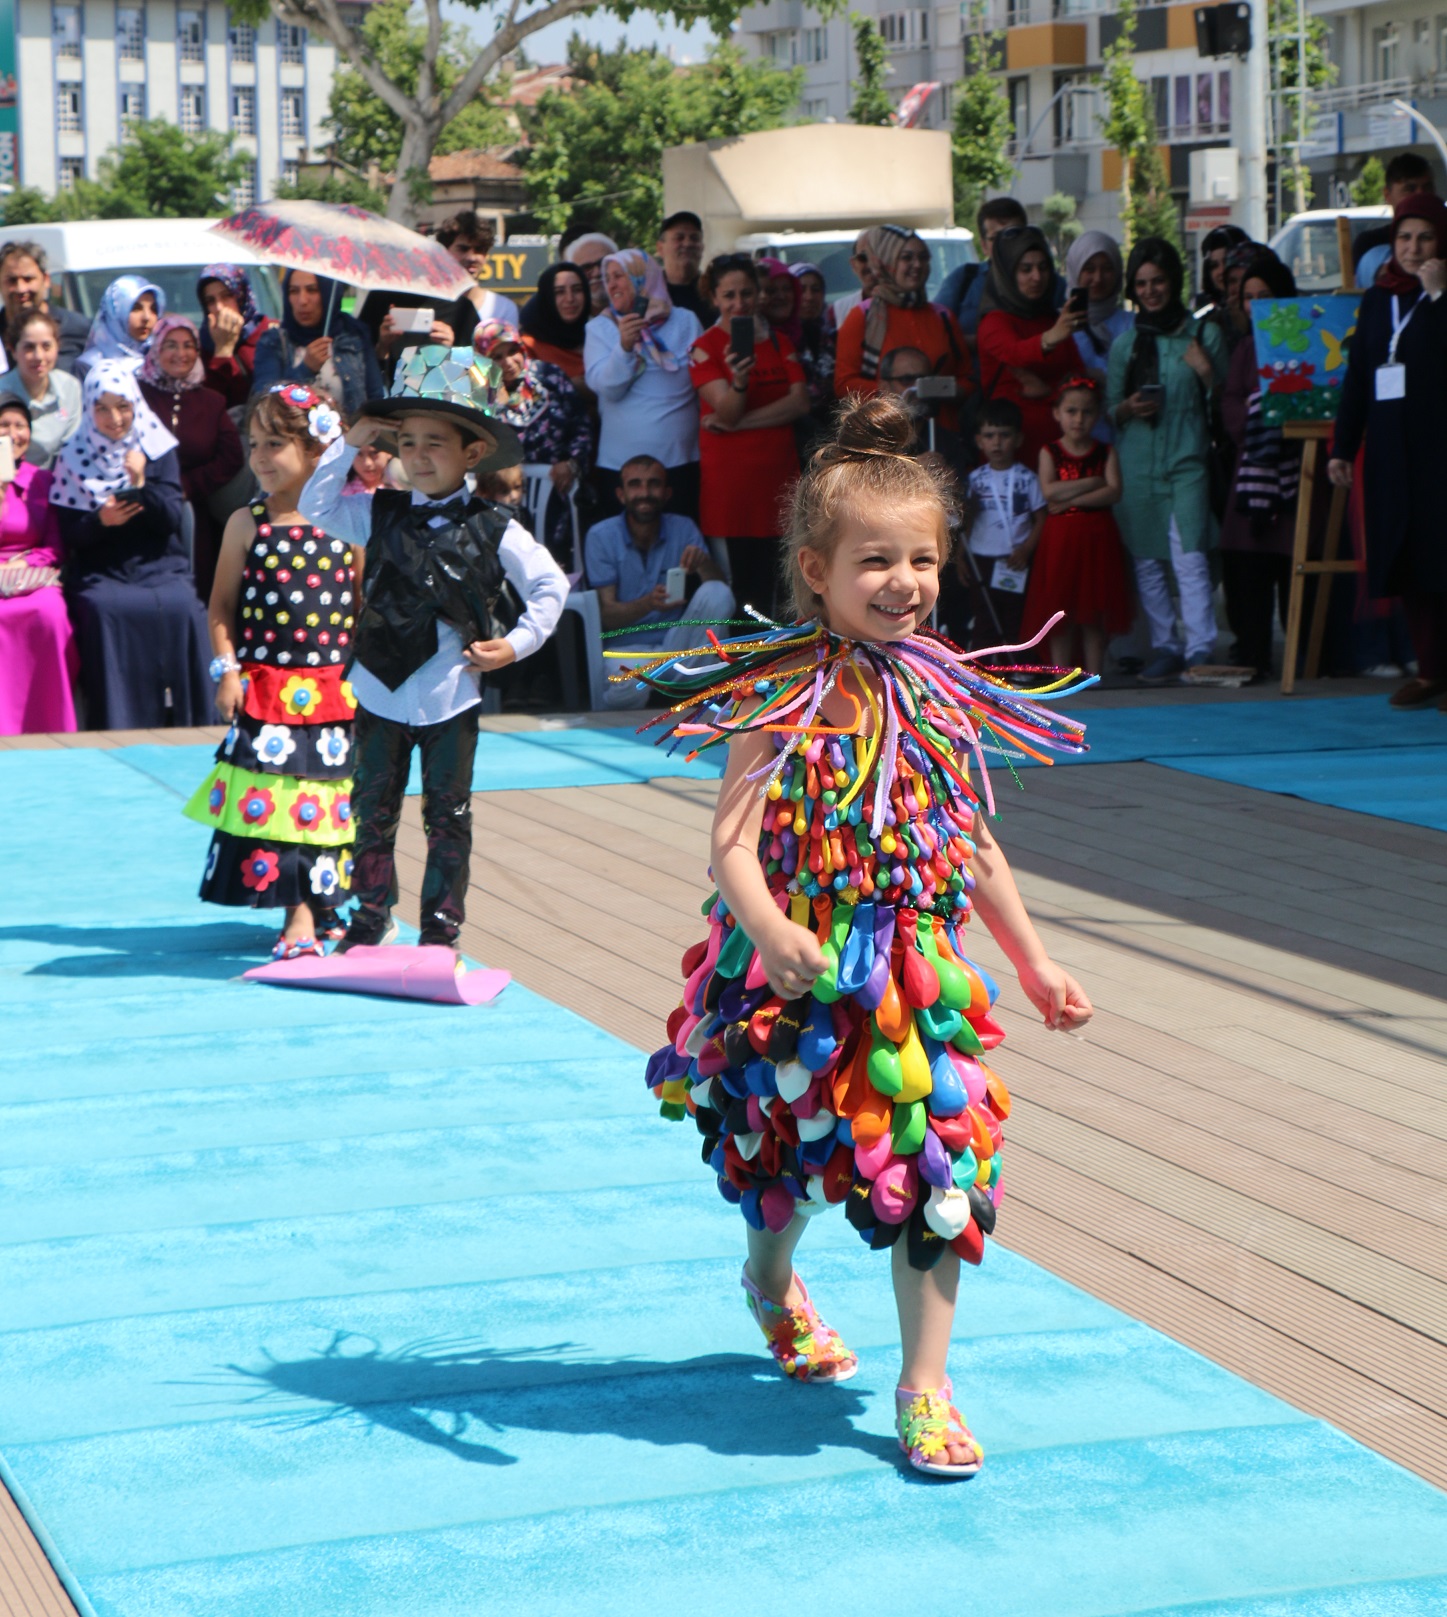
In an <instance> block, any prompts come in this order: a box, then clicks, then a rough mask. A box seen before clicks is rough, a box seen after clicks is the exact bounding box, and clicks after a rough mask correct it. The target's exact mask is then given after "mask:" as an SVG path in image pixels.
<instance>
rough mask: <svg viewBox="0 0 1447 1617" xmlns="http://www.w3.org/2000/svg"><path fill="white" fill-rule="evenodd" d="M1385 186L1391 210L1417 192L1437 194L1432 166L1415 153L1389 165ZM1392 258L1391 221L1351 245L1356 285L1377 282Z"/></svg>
mask: <svg viewBox="0 0 1447 1617" xmlns="http://www.w3.org/2000/svg"><path fill="white" fill-rule="evenodd" d="M1386 182H1387V183H1386V188H1385V190H1384V191H1383V193H1382V201H1383V202H1385V203H1386V204H1387V206H1388V207H1389V208H1395V207H1396V206H1397V204H1398V203H1399V202H1401V201H1402V200H1403V199H1404V198H1406V197H1409V196H1415V195H1416V193H1417V192H1418V191H1428V192H1431V193H1433V194H1435V193H1436V190H1437V181H1436V180H1435V179H1434V178H1433V175H1432V165H1431V164H1430V163H1429V162H1428V161H1427V159H1426V158H1425V157H1419V156H1418V155H1417V153H1416V152H1398V153H1397V155H1396V156H1395V157H1394V158H1393V159H1392V160H1391V162H1390V163H1388V164H1387V173H1386ZM1391 256H1392V221H1391V220H1390V219H1388V220H1386V221H1385V222H1384V223H1382V224H1380V225H1378V226H1377V228H1376V229H1375V230H1364V231H1363V232H1362V233H1361V235H1360V236H1357V237H1355V238H1354V239H1353V241H1352V263H1353V264H1355V265H1356V274H1357V285H1358V286H1370V285H1371V284H1372V282H1373V281H1375V280H1376V278H1377V271H1378V270H1379V269H1381V267H1382V265H1383V264H1385V263H1386V262H1387V260H1388V259H1389V258H1390V257H1391Z"/></svg>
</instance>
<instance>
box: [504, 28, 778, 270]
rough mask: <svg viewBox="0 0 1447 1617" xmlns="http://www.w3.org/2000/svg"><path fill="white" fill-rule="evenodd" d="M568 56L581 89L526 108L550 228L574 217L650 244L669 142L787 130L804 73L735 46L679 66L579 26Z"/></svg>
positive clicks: (538, 203) (532, 169)
mask: <svg viewBox="0 0 1447 1617" xmlns="http://www.w3.org/2000/svg"><path fill="white" fill-rule="evenodd" d="M568 63H569V68H570V70H571V72H572V73H573V76H574V78H575V80H576V81H577V82H576V83H575V84H574V86H573V88H572V89H570V90H567V91H549V92H548V93H547V94H546V95H544V96H543V97H542V98H541V100H540V101H539V102H538V104H537V106H536V107H535V108H533V110H532V111H531V112H530V113H527V114H525V115H524V121H525V124H526V127H527V130H528V134H529V136H530V138H531V146H530V148H529V150H528V152H527V154H526V161H525V170H526V175H527V187H528V202H529V206H530V207H531V209H532V211H533V214H534V215H535V216H536V218H537V220H538V222H539V224H540V225H541V227H542V228H543V229H544V230H550V231H552V230H557V231H560V230H563V229H564V228H565V227H566V226H567V225H568V224H569V222H570V221H571V222H574V223H583V224H586V225H587V227H588V228H589V229H593V230H602V231H605V232H606V233H607V234H608V235H610V236H612V237H613V238H614V240H615V241H619V242H628V243H631V244H638V245H642V246H648V247H651V246H652V244H653V242H654V241H655V240H656V239H657V235H658V226H659V224H660V223H661V222H662V219H663V149H664V147H665V146H679V145H683V144H685V143H686V142H689V141H695V140H713V139H715V138H717V137H719V136H725V135H742V134H749V133H751V132H753V131H756V130H760V129H777V128H778V127H779V126H780V125H781V124H785V123H787V122H789V121H790V118H791V115H792V113H793V109H794V105H795V103H796V102H797V100H798V97H799V86H800V83H801V82H802V79H803V73H802V71H800V70H798V69H795V70H793V71H785V70H783V69H781V68H777V67H774V66H773V65H772V64H770V63H768V62H763V61H749V60H747V59H746V58H745V57H744V55H743V53H742V52H741V51H739V50H738V49H737V48H736V47H734V46H732V45H716V46H715V47H714V48H713V49H712V50H711V51H710V53H709V57H708V60H707V61H706V62H704V63H701V64H699V65H697V66H690V67H678V66H675V64H674V63H673V62H671V61H670V60H669V59H668V58H667V57H666V56H664V55H663V54H662V53H661V52H659V51H658V50H656V49H649V50H629V49H627V48H626V47H620V48H618V49H616V50H612V51H603V50H598V49H595V48H593V47H592V46H589V45H588V44H586V43H585V42H584V41H583V40H581V39H580V38H579V37H578V36H577V35H576V34H575V35H574V36H573V38H572V39H571V40H570V41H569V45H568Z"/></svg>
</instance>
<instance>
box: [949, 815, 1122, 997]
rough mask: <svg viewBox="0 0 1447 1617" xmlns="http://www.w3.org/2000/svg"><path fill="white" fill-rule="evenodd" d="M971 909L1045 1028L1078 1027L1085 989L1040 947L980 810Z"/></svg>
mask: <svg viewBox="0 0 1447 1617" xmlns="http://www.w3.org/2000/svg"><path fill="white" fill-rule="evenodd" d="M974 836H975V857H974V859H973V860H971V862H970V868H971V869H972V870H973V871H974V873H975V894H974V899H975V913H976V914H977V915H978V916H979V917H980V919H981V920H982V921H983V922H984V923H985V925H986V926H987V927H988V928H989V931H990V936H991V937H992V938H994V940H995V942H996V943H998V944H999V945H1000V947H1001V948H1002V949H1003V950H1004V951H1005V955H1006V958H1007V959H1008V960H1009V962H1010V964H1011V965H1012V966H1013V967H1014V968H1015V975H1016V976H1017V977H1018V978H1019V979H1020V986H1021V988H1023V989H1024V990H1025V997H1026V998H1027V999H1028V1000H1029V1001H1030V1003H1031V1004H1032V1005H1033V1006H1034V1007H1035V1009H1036V1010H1037V1011H1039V1012H1040V1014H1041V1015H1042V1016H1043V1017H1044V1018H1045V1025H1046V1027H1048V1028H1065V1029H1070V1028H1074V1027H1083V1026H1084V1024H1085V1023H1086V1022H1088V1021H1089V1020H1090V1018H1091V1016H1092V1015H1093V1013H1094V1010H1095V1007H1094V1006H1093V1005H1092V1004H1091V1003H1090V1000H1089V999H1088V998H1087V997H1086V993H1085V990H1084V989H1083V988H1082V987H1081V986H1080V984H1079V983H1078V982H1076V980H1075V979H1074V977H1072V976H1071V975H1070V973H1069V972H1068V971H1064V970H1062V969H1061V968H1060V967H1059V966H1057V965H1056V964H1055V962H1054V961H1053V960H1052V959H1051V958H1050V956H1049V955H1048V954H1047V953H1046V952H1045V945H1044V944H1043V943H1042V942H1041V941H1040V937H1039V934H1038V933H1037V932H1036V931H1035V928H1034V926H1033V925H1031V922H1030V917H1029V916H1028V915H1027V914H1026V913H1025V904H1024V900H1023V899H1022V898H1021V897H1020V889H1019V888H1018V887H1016V885H1015V877H1014V875H1013V873H1012V872H1011V870H1010V866H1009V863H1008V861H1007V860H1006V858H1005V854H1004V851H1003V850H1002V849H1001V847H1000V845H999V843H998V842H996V841H995V839H994V837H993V836H992V835H991V834H990V827H989V823H988V822H987V821H986V819H985V816H984V815H983V814H977V815H976V816H975V831H974Z"/></svg>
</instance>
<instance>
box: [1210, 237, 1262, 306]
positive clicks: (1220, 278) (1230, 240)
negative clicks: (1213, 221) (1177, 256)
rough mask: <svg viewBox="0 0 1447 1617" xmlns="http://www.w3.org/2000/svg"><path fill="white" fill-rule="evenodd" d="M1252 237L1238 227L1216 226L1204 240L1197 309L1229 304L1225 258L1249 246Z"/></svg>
mask: <svg viewBox="0 0 1447 1617" xmlns="http://www.w3.org/2000/svg"><path fill="white" fill-rule="evenodd" d="M1251 245H1252V242H1251V238H1250V236H1248V235H1247V234H1246V232H1245V231H1244V230H1242V229H1241V227H1240V226H1239V225H1217V226H1216V228H1215V229H1214V230H1208V231H1207V232H1206V234H1205V236H1204V237H1203V238H1202V240H1201V282H1200V290H1199V291H1198V292H1197V293H1196V308H1197V309H1198V310H1203V309H1209V308H1210V307H1211V305H1212V304H1219V303H1224V302H1225V301H1226V259H1227V257H1228V255H1229V254H1230V253H1231V251H1232V249H1233V248H1236V247H1249V246H1251Z"/></svg>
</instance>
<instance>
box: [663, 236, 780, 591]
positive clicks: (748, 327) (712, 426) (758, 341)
mask: <svg viewBox="0 0 1447 1617" xmlns="http://www.w3.org/2000/svg"><path fill="white" fill-rule="evenodd" d="M705 284H706V286H707V290H708V295H709V296H710V297H711V298H712V299H713V301H714V304H715V306H716V307H717V309H718V324H717V325H715V326H712V327H710V328H709V330H707V331H706V332H704V333H703V335H702V336H701V337H700V338H699V339H698V341H697V342H696V343H695V344H694V345H693V352H692V354H691V355H690V362H691V364H690V376H691V378H692V381H693V385H694V387H695V388H696V389H697V391H698V404H699V431H698V457H699V471H700V477H701V496H700V500H699V526H700V527H701V528H702V529H703V531H704V533H705V534H706V535H707V536H708V537H709V538H710V539H726V540H727V541H728V548H729V568H730V571H731V572H732V574H733V588H734V594H735V596H736V597H737V598H738V601H739V603H740V605H744V604H747V605H750V606H753V607H756V608H757V609H758V610H759V611H760V612H767V613H769V614H770V615H772V614H773V611H774V600H775V595H776V593H777V588H778V582H779V580H778V573H779V534H780V531H781V529H780V523H781V515H780V507H781V504H782V499H783V494H784V491H785V489H786V488H788V486H789V485H790V484H791V483H792V482H793V481H794V479H795V478H796V477H797V476H798V475H799V455H798V450H797V449H796V447H795V438H794V423H795V422H796V421H798V420H799V419H800V418H801V417H803V416H806V415H808V413H809V388H808V384H807V382H806V380H805V376H804V367H803V365H801V364H800V362H799V356H798V354H797V353H796V352H795V350H794V345H793V344H792V343H791V342H790V341H789V339H788V338H787V337H786V336H785V335H784V334H783V333H782V332H780V331H777V330H775V329H773V328H772V327H771V326H770V324H769V322H768V321H767V320H766V319H765V318H764V317H763V315H761V314H760V313H759V312H758V302H759V278H758V271H757V269H756V268H755V265H754V261H753V260H752V259H751V258H749V257H748V256H747V254H744V253H726V254H724V255H723V256H722V257H720V258H716V259H714V261H713V263H711V264H710V265H709V267H708V270H707V271H706V273H705Z"/></svg>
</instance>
